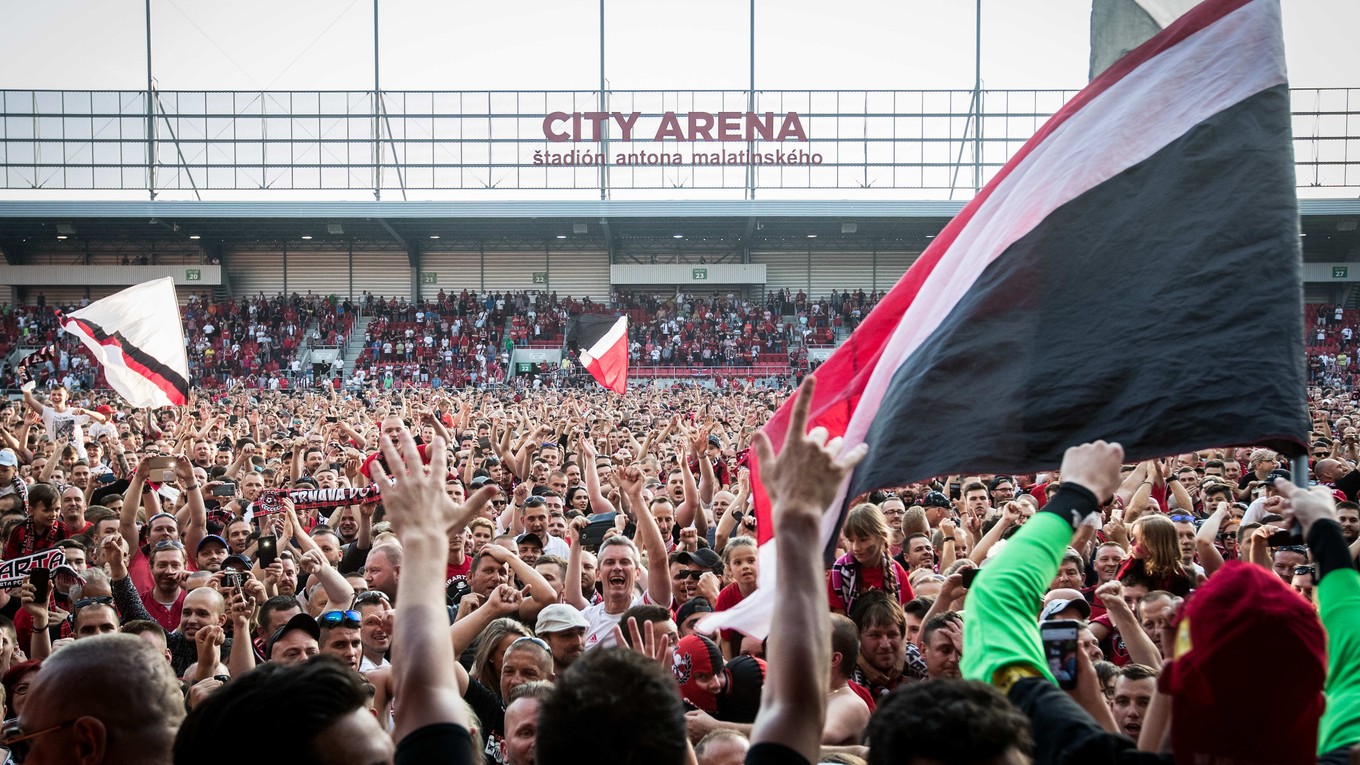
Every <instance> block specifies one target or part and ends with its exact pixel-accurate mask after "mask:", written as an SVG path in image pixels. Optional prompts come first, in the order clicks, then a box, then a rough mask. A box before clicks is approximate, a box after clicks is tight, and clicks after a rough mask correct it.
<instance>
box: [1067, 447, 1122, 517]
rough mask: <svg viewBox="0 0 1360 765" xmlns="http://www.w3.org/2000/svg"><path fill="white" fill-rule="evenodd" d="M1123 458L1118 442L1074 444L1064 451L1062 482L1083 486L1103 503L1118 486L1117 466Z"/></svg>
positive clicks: (1108, 499) (1112, 494)
mask: <svg viewBox="0 0 1360 765" xmlns="http://www.w3.org/2000/svg"><path fill="white" fill-rule="evenodd" d="M1123 461H1124V447H1122V446H1120V445H1119V444H1118V443H1106V442H1105V441H1093V442H1091V443H1089V444H1082V445H1080V446H1074V447H1072V448H1070V449H1068V450H1067V452H1066V453H1064V454H1063V462H1062V477H1063V483H1075V484H1078V485H1080V486H1084V487H1086V488H1087V489H1089V490H1090V491H1091V493H1092V494H1094V495H1096V501H1098V502H1100V503H1101V504H1104V503H1105V502H1108V501H1110V497H1112V496H1114V491H1115V489H1118V488H1119V467H1120V464H1121V463H1122V462H1123Z"/></svg>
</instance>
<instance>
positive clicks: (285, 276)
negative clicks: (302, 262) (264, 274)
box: [283, 240, 288, 297]
mask: <svg viewBox="0 0 1360 765" xmlns="http://www.w3.org/2000/svg"><path fill="white" fill-rule="evenodd" d="M283 296H284V297H288V241H287V240H284V242H283Z"/></svg>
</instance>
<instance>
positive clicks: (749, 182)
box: [746, 0, 756, 254]
mask: <svg viewBox="0 0 1360 765" xmlns="http://www.w3.org/2000/svg"><path fill="white" fill-rule="evenodd" d="M749 26H750V30H751V43H750V48H749V58H750V65H751V84H750V87H749V89H748V90H747V91H746V111H748V112H754V111H755V110H756V0H751V20H750V25H749ZM755 150H756V142H755V141H754V140H748V141H747V142H746V198H747V199H755V198H756V164H755V163H754V162H752V161H751V155H752V154H754V153H755ZM747 253H748V254H749V253H750V250H749V249H748V250H747Z"/></svg>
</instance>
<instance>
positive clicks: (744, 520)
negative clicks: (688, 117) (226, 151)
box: [0, 296, 1360, 765]
mask: <svg viewBox="0 0 1360 765" xmlns="http://www.w3.org/2000/svg"><path fill="white" fill-rule="evenodd" d="M318 300H320V303H319V304H321V305H324V303H325V302H326V301H325V300H324V299H318ZM377 302H378V301H377V300H376V298H375V299H374V300H373V301H371V303H370V302H369V301H364V303H365V305H363V306H355V305H332V306H331V308H332V309H334V310H335V311H336V312H337V313H339V311H340V310H343V311H344V313H345V314H346V315H349V314H353V313H355V312H356V310H360V309H361V310H364V311H369V312H371V315H374V316H377V317H378V319H379V321H382V322H384V323H385V327H387V328H391V327H401V326H407V325H415V326H418V327H421V328H422V331H424V330H425V329H430V330H431V331H433V328H438V330H439V334H440V336H441V337H443V336H450V335H453V336H457V337H459V338H462V337H464V336H465V335H464V334H463V333H462V331H461V327H460V331H459V332H457V333H455V332H454V331H453V327H452V326H450V328H449V331H448V332H447V333H445V332H444V328H443V324H444V322H445V321H448V322H450V324H452V323H453V322H455V321H459V320H462V321H463V322H464V323H465V324H467V325H470V326H471V327H472V330H471V332H472V333H473V334H472V338H473V339H477V340H483V341H484V342H486V343H487V344H488V345H494V344H495V343H496V342H497V341H498V340H501V341H503V340H504V337H501V336H496V335H493V334H492V333H491V331H490V330H489V329H487V330H486V335H485V337H484V338H482V337H481V335H480V334H479V333H480V332H481V331H482V330H483V329H484V328H486V327H489V326H490V325H492V324H497V321H496V319H497V318H499V319H500V322H499V324H500V325H501V326H503V325H504V323H505V320H506V318H507V317H508V316H509V315H510V312H511V311H512V310H513V311H520V310H522V306H520V305H519V304H518V301H517V300H512V301H507V303H506V304H505V305H500V304H499V303H500V301H499V300H497V301H493V302H492V303H491V304H489V305H488V304H487V303H486V302H485V301H483V300H480V299H473V298H471V297H470V296H468V297H460V298H447V297H445V296H441V299H440V300H439V301H438V304H437V305H438V308H437V309H436V310H435V315H434V317H431V316H430V315H429V311H427V310H423V309H424V308H425V307H424V306H410V305H405V306H403V305H402V304H401V303H400V302H399V301H398V302H397V303H395V304H392V303H385V304H384V305H383V306H378V305H377ZM681 302H682V304H683V303H687V302H688V301H681ZM691 305H692V306H693V305H697V303H695V304H691ZM770 305H771V306H772V307H773V305H774V304H773V303H771V304H770ZM252 307H253V308H252ZM709 308H713V309H716V310H719V311H721V310H736V306H735V304H731V303H728V304H723V303H722V301H717V302H716V303H715V304H711V305H709V304H705V305H704V306H703V307H701V308H700V309H699V310H700V311H707V310H708V309H709ZM780 308H781V309H782V306H780ZM310 309H311V305H310V302H309V301H308V300H307V299H299V300H298V301H291V300H287V301H277V302H273V301H264V302H259V303H257V302H255V301H239V302H236V303H232V304H231V308H230V310H228V309H227V306H225V305H221V304H218V305H203V304H201V303H197V302H196V303H191V304H190V306H188V307H187V308H186V325H187V324H189V323H192V324H193V326H194V327H195V329H194V335H195V336H196V337H198V336H202V337H204V338H209V337H211V338H214V339H213V340H209V341H207V345H205V349H206V348H207V347H212V346H214V345H217V344H220V343H222V342H224V340H229V341H230V342H232V343H239V344H240V345H241V346H242V349H244V348H245V347H246V345H247V344H248V343H250V342H252V341H253V342H254V343H255V346H254V349H253V350H254V352H255V353H257V354H258V353H262V352H263V350H262V349H263V348H264V347H265V345H266V343H263V342H262V341H261V340H260V338H259V335H258V334H257V332H258V330H259V328H260V326H262V325H263V324H265V323H264V322H262V321H258V320H254V317H260V318H261V319H263V318H268V319H269V322H268V323H267V327H268V328H267V329H266V337H267V338H268V339H270V340H273V339H275V338H273V337H272V334H274V333H278V334H280V340H281V338H282V337H283V336H287V337H290V338H291V337H296V333H288V332H287V325H288V324H289V323H294V324H297V325H298V326H299V327H301V326H305V317H306V316H307V311H308V310H310ZM656 310H657V312H658V314H661V313H662V311H663V307H662V306H661V305H658V306H656ZM691 310H693V308H691ZM422 313H423V314H424V315H423V316H421V315H420V314H422ZM261 314H263V316H261ZM771 314H772V315H773V314H774V311H773V310H772V311H771ZM667 315H669V313H667ZM780 315H781V316H782V315H783V314H782V312H781V313H780ZM677 316H678V314H677ZM479 319H484V320H485V321H483V322H482V324H483V325H484V326H483V327H478V326H477V325H478V321H479ZM677 320H678V319H677ZM721 320H722V319H721V317H719V321H721ZM668 321H669V320H668ZM1330 321H1331V318H1330V317H1327V322H1328V323H1330ZM431 322H433V328H432V327H431ZM208 325H211V326H212V329H211V330H209V329H208ZM323 326H326V327H328V328H327V329H325V330H324V331H325V332H331V331H333V332H335V333H336V335H337V338H336V339H337V340H338V339H339V338H338V335H339V334H341V333H343V332H344V331H345V329H346V328H347V327H348V324H347V323H346V322H345V320H343V319H341V320H337V323H335V324H331V325H323ZM370 326H373V325H370ZM1320 326H1321V325H1320ZM384 331H386V330H384ZM403 335H404V330H403ZM219 337H222V338H223V339H221V340H219V339H216V338H219ZM415 337H419V338H422V339H421V341H420V344H421V345H423V334H420V335H415ZM385 342H386V341H385V340H384V344H385ZM459 342H460V345H461V340H460V341H459ZM272 344H273V343H268V345H272ZM278 344H279V345H282V342H279V343H278ZM219 347H220V346H219ZM370 350H371V348H370ZM382 352H383V353H386V351H385V349H384V350H383V351H382ZM807 387H808V386H807V385H804V386H803V388H802V389H800V392H799V394H798V395H799V396H800V397H802V398H801V399H800V401H801V403H800V404H799V405H798V406H795V414H794V417H793V419H792V424H791V426H790V433H791V437H790V438H789V439H787V441H786V444H785V446H784V447H783V449H782V450H781V451H780V453H779V455H778V456H777V457H776V456H775V455H773V454H771V453H770V450H769V448H768V441H767V440H765V439H764V436H763V435H762V434H759V428H760V427H761V426H762V425H763V424H764V422H765V421H766V419H767V418H768V417H769V415H770V412H771V411H772V409H773V407H774V405H776V404H778V403H779V402H781V401H782V400H784V398H786V397H787V396H789V395H790V394H791V393H792V391H791V390H789V389H784V390H756V389H746V390H716V391H714V390H705V389H702V388H667V389H642V390H636V391H630V393H629V394H628V395H626V396H617V395H615V394H612V393H607V392H604V391H601V390H598V389H548V388H545V389H539V390H525V391H508V390H478V389H475V388H471V387H459V388H455V387H447V388H444V389H442V390H441V389H429V390H419V389H418V390H387V389H386V388H384V387H383V386H382V385H381V384H376V382H375V381H370V383H369V384H366V385H364V386H363V387H362V388H361V389H360V390H357V391H347V390H345V389H344V388H337V387H336V386H334V385H332V384H331V383H329V382H323V383H322V384H321V385H319V386H318V387H316V388H312V389H306V390H301V389H298V390H277V391H274V390H261V389H258V388H255V389H252V388H247V387H244V386H239V385H238V386H236V387H233V388H231V389H228V390H220V389H219V390H210V389H201V390H199V391H198V392H197V398H196V400H194V401H193V402H191V404H190V406H187V407H183V408H179V409H163V410H159V411H147V410H131V409H128V408H127V407H125V406H122V405H121V404H120V402H119V401H117V400H116V399H115V398H113V397H111V396H108V395H104V394H99V393H95V394H91V393H89V392H87V391H76V392H75V393H74V394H73V393H72V392H71V391H68V390H67V389H65V388H61V387H57V388H53V389H50V390H45V389H33V388H32V387H31V386H30V389H29V390H28V391H26V392H25V394H24V398H23V400H22V401H15V402H13V404H12V405H11V406H9V407H8V408H6V409H4V410H3V412H0V439H2V440H3V441H4V444H3V446H4V448H3V450H0V538H2V539H3V543H4V547H3V559H4V561H5V562H9V561H16V560H17V561H21V563H16V564H14V566H12V567H6V566H0V577H8V578H5V579H3V582H4V584H5V585H6V586H7V587H8V589H3V590H0V686H2V687H3V689H4V699H3V703H4V705H5V718H6V719H8V720H10V721H11V722H10V724H9V725H8V727H7V729H6V732H5V734H4V736H3V741H0V745H5V746H7V747H8V748H10V749H11V751H12V752H14V753H15V754H16V755H19V756H23V755H28V756H30V757H32V761H34V762H46V761H52V762H67V761H75V760H76V759H77V756H78V753H80V752H86V751H90V750H91V749H98V750H99V751H102V752H105V753H106V755H105V756H106V760H105V761H124V760H125V759H127V758H126V756H125V753H127V752H129V751H135V752H136V753H137V754H138V755H139V756H141V757H142V761H148V762H170V761H172V760H173V761H174V762H184V763H188V762H195V763H200V762H209V763H211V762H217V761H226V760H227V758H232V759H237V758H238V757H239V752H238V751H236V750H235V749H234V748H233V747H230V746H225V745H224V742H225V741H228V740H230V738H231V737H232V736H233V735H235V734H236V733H237V732H238V731H239V729H240V726H241V725H242V724H243V723H242V721H243V720H247V719H254V720H269V721H273V722H271V724H274V725H277V726H278V728H279V730H278V731H277V732H276V733H272V734H271V741H275V742H285V743H278V744H276V745H277V746H280V747H283V748H282V749H281V750H280V751H282V752H283V753H284V754H283V755H281V756H286V757H287V759H289V760H290V761H295V762H299V763H307V762H318V763H320V762H349V761H356V762H357V761H359V760H358V759H351V758H361V759H362V761H364V762H374V761H387V760H388V759H390V758H391V757H392V756H393V752H394V751H395V752H396V759H397V761H399V762H434V761H454V762H498V763H515V764H516V765H519V764H521V763H528V762H543V763H553V762H581V761H591V760H599V761H616V760H617V761H630V762H631V761H643V760H645V761H647V762H649V763H663V762H664V763H670V762H676V763H678V762H681V761H686V760H687V758H689V757H691V756H692V757H693V758H694V760H693V761H697V762H698V763H700V765H708V764H709V763H724V762H738V761H741V760H742V759H743V758H745V759H746V761H748V762H813V761H821V762H827V761H833V762H860V761H868V762H873V763H887V762H939V763H948V764H953V763H960V764H962V763H970V764H972V763H979V764H980V763H992V762H1007V763H1020V762H1026V761H1033V762H1040V763H1073V765H1076V764H1077V763H1104V762H1110V763H1115V762H1120V763H1123V762H1143V761H1148V762H1163V763H1169V762H1180V763H1199V762H1253V763H1292V762H1319V761H1322V762H1328V763H1332V762H1336V763H1342V762H1349V761H1350V760H1349V757H1350V753H1349V750H1350V747H1351V746H1352V745H1354V744H1356V743H1357V742H1360V676H1358V674H1360V673H1357V671H1356V668H1357V667H1360V656H1357V652H1360V620H1357V618H1356V616H1355V615H1356V614H1358V613H1360V610H1357V608H1358V607H1360V574H1358V573H1357V572H1356V570H1355V566H1354V560H1355V557H1356V554H1357V553H1360V505H1357V504H1356V500H1357V498H1360V471H1357V470H1356V469H1355V467H1356V462H1357V460H1360V439H1357V425H1360V421H1358V420H1360V406H1357V405H1356V404H1355V403H1353V402H1352V400H1351V399H1350V398H1349V396H1348V395H1346V394H1344V393H1343V392H1342V391H1341V390H1339V389H1336V390H1333V389H1315V390H1314V391H1312V394H1313V395H1312V397H1311V401H1312V412H1313V415H1314V418H1315V419H1314V422H1313V433H1312V434H1311V440H1312V443H1311V450H1310V454H1309V457H1308V459H1307V461H1306V462H1305V463H1304V464H1305V465H1306V466H1307V467H1306V468H1305V469H1306V470H1308V471H1309V476H1308V478H1309V479H1311V480H1313V481H1315V482H1316V483H1318V484H1321V485H1324V486H1325V487H1326V488H1325V489H1322V490H1317V491H1313V492H1309V491H1305V490H1302V489H1297V488H1295V487H1294V486H1293V485H1292V484H1291V483H1290V479H1291V476H1290V474H1289V472H1288V471H1289V467H1290V465H1289V463H1288V462H1287V461H1285V460H1283V459H1282V458H1281V457H1280V455H1277V454H1275V453H1273V452H1270V451H1269V450H1265V449H1259V448H1258V449H1248V448H1222V449H1206V450H1201V451H1198V452H1193V453H1187V454H1181V455H1172V456H1169V457H1167V458H1164V459H1159V460H1152V461H1147V462H1140V463H1134V464H1121V463H1123V462H1124V460H1123V456H1122V451H1121V450H1120V449H1119V447H1118V446H1117V445H1110V444H1104V443H1096V444H1089V445H1085V446H1082V447H1079V448H1074V449H1073V450H1071V451H1069V453H1068V456H1067V459H1066V460H1065V461H1064V463H1063V465H1062V466H1061V469H1060V470H1054V471H1050V472H1044V473H1038V474H1031V475H955V476H941V477H939V478H937V479H935V480H931V481H923V482H920V483H915V484H911V485H904V486H897V487H892V488H891V489H885V490H883V491H878V492H875V493H873V494H871V495H868V496H865V497H861V498H858V500H857V501H855V502H852V503H851V504H850V507H849V509H848V512H847V513H846V514H845V517H844V521H843V523H842V525H841V527H840V533H839V535H838V537H837V541H836V543H835V545H834V547H835V551H834V556H835V557H834V561H833V562H832V564H831V565H830V566H829V567H827V568H824V567H823V565H822V562H821V559H820V556H818V555H816V554H809V553H808V551H810V550H817V549H820V547H821V543H820V541H819V539H818V534H819V528H820V525H821V516H822V514H823V512H824V511H825V508H826V507H827V506H829V505H830V504H831V503H832V501H833V500H834V499H835V495H836V489H837V487H838V485H839V484H840V479H841V477H842V476H843V475H844V474H845V471H846V470H848V469H849V468H850V467H851V466H853V464H854V463H855V462H856V461H857V460H858V459H859V458H860V457H862V455H863V449H862V448H861V449H857V450H855V451H852V452H849V453H845V454H838V453H837V452H838V449H837V448H836V445H835V444H830V445H828V444H824V443H822V440H824V439H825V436H824V435H823V436H821V437H820V438H819V437H818V435H817V434H816V433H813V434H811V435H808V436H802V437H799V434H801V433H802V430H803V425H802V423H803V422H805V415H806V396H807V395H808V392H807V390H806V388H807ZM756 461H758V462H759V463H760V475H761V476H762V483H763V485H764V487H765V488H766V491H767V492H768V495H769V497H770V499H771V502H772V505H773V507H772V510H771V512H770V513H769V514H762V513H759V512H757V511H756V509H755V507H754V503H753V499H752V487H751V482H750V472H749V467H750V466H751V464H752V463H753V462H756ZM421 462H424V463H426V464H428V465H429V466H430V467H429V470H428V471H426V470H423V469H420V468H419V467H417V465H418V464H419V463H421ZM446 464H447V468H446V467H445V465H446ZM762 524H771V525H772V530H773V532H774V538H773V542H772V543H771V544H774V545H776V546H777V548H778V550H779V559H780V565H779V577H778V578H776V579H774V580H769V579H765V580H762V578H761V577H760V568H761V561H762V555H761V552H760V549H759V546H758V544H757V541H756V540H757V539H760V538H761V537H762V536H764V534H763V532H765V531H767V529H763V528H762ZM53 551H60V553H61V555H62V557H61V559H57V560H53V559H49V558H46V557H43V556H45V555H48V554H51V553H52V552H53ZM35 556H36V558H35ZM35 561H36V562H35ZM42 564H45V565H42ZM34 565H38V566H39V568H36V569H34V568H31V566H34ZM6 571H8V573H4V572H6ZM766 587H768V588H772V592H773V597H774V599H775V606H774V613H775V614H776V616H775V618H774V620H773V622H772V623H771V627H770V632H769V634H768V637H766V636H765V635H748V634H743V633H742V632H740V631H734V630H730V629H723V630H713V629H711V628H710V627H708V626H707V625H706V624H705V619H706V618H707V617H708V615H709V614H711V613H714V612H718V614H717V615H719V616H721V615H722V612H726V611H728V610H729V609H731V608H733V607H735V606H736V605H737V604H739V603H741V602H742V601H743V600H745V599H746V598H749V597H751V596H752V594H753V593H755V592H757V591H758V590H759V589H761V588H766ZM1324 628H1325V629H1324ZM112 633H119V634H112ZM759 638H765V639H759ZM1264 654H1268V656H1269V662H1270V666H1271V669H1270V670H1268V671H1264V670H1263V671H1262V672H1258V671H1256V670H1254V669H1252V666H1253V660H1252V659H1253V657H1255V658H1256V659H1258V660H1259V659H1262V658H1265V656H1264ZM1324 689H1325V690H1326V694H1327V696H1326V698H1327V703H1326V704H1325V705H1324V704H1323V701H1322V699H1323V695H1322V693H1323V691H1324ZM186 708H187V709H188V713H187V716H186V714H185V710H186ZM1263 708H1270V709H1278V710H1281V711H1280V713H1279V714H1277V715H1274V716H1272V717H1271V718H1270V719H1271V723H1270V724H1269V725H1266V724H1254V723H1253V724H1243V720H1248V719H1254V717H1255V716H1256V712H1257V710H1260V709H1263ZM691 753H692V754H691ZM1026 758H1028V759H1026ZM89 761H99V760H89Z"/></svg>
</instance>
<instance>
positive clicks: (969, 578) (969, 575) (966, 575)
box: [959, 566, 982, 590]
mask: <svg viewBox="0 0 1360 765" xmlns="http://www.w3.org/2000/svg"><path fill="white" fill-rule="evenodd" d="M981 570H982V569H980V568H974V567H971V566H970V567H968V568H965V569H964V570H962V571H960V572H959V576H960V577H962V578H963V589H965V590H966V589H968V588H969V587H972V586H973V579H975V578H976V577H977V575H978V572H979V571H981Z"/></svg>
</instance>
